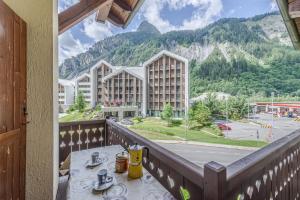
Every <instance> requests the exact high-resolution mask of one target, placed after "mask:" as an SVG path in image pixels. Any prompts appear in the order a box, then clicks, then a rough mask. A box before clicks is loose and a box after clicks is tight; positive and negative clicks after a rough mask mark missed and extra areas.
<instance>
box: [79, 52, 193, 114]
mask: <svg viewBox="0 0 300 200" xmlns="http://www.w3.org/2000/svg"><path fill="white" fill-rule="evenodd" d="M74 82H75V88H76V89H75V91H76V94H75V95H78V93H79V92H82V93H83V95H84V96H85V99H86V102H88V103H89V104H90V106H91V107H95V106H96V105H98V104H100V105H102V110H103V112H104V113H105V114H106V115H113V116H116V117H119V118H123V117H127V116H136V115H143V116H160V113H161V112H162V111H163V108H164V105H165V104H166V103H170V104H171V106H172V107H173V110H174V116H175V117H184V115H185V114H186V112H185V111H186V110H187V109H188V101H189V100H188V97H189V95H188V60H187V59H185V58H183V57H181V56H178V55H176V54H174V53H171V52H168V51H162V52H160V53H159V54H157V55H155V56H154V57H152V58H150V59H149V60H148V61H146V62H145V63H144V64H143V65H142V66H140V67H127V66H112V65H111V64H109V63H107V62H106V61H103V60H101V61H99V62H98V63H97V64H95V65H94V66H93V67H92V68H91V69H90V72H89V73H84V74H82V75H81V76H79V77H77V78H76V79H75V80H74Z"/></svg>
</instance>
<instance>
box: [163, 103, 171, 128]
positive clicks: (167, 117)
mask: <svg viewBox="0 0 300 200" xmlns="http://www.w3.org/2000/svg"><path fill="white" fill-rule="evenodd" d="M161 116H162V119H164V120H166V121H167V122H168V126H170V125H171V121H172V117H173V108H172V106H171V104H169V103H167V104H165V106H164V110H163V111H162V113H161Z"/></svg>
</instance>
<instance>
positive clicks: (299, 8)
mask: <svg viewBox="0 0 300 200" xmlns="http://www.w3.org/2000/svg"><path fill="white" fill-rule="evenodd" d="M288 7H289V15H290V17H291V18H292V19H295V18H298V17H300V0H294V1H291V2H289V4H288Z"/></svg>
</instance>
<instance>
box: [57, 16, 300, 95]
mask: <svg viewBox="0 0 300 200" xmlns="http://www.w3.org/2000/svg"><path fill="white" fill-rule="evenodd" d="M163 49H166V50H169V51H172V52H174V53H177V54H179V55H182V56H184V57H187V58H188V59H189V60H190V72H191V74H190V77H191V78H190V84H191V94H192V96H197V95H199V94H200V93H203V92H206V91H222V92H227V93H231V94H233V95H237V94H245V95H253V94H257V93H259V94H261V95H264V96H269V95H270V94H271V92H273V91H274V92H276V93H277V94H278V93H279V94H281V95H295V96H300V52H298V51H295V50H294V49H293V47H292V46H291V42H290V39H289V36H288V33H287V31H286V28H285V26H284V23H283V22H282V19H281V16H280V15H279V13H269V14H265V15H260V16H256V17H253V18H249V19H236V18H232V19H221V20H219V21H217V22H215V23H213V24H211V25H209V26H207V27H205V28H203V29H198V30H195V31H172V32H168V33H165V34H161V33H160V32H159V31H158V30H157V29H156V28H155V27H154V26H153V25H151V24H149V23H148V22H143V23H142V24H141V25H140V27H139V28H138V30H137V31H136V32H130V33H123V34H119V35H116V36H113V37H110V38H106V39H104V40H102V41H99V42H97V43H96V44H94V45H93V46H92V47H91V48H90V49H89V50H88V51H87V52H85V53H82V54H79V55H78V56H76V57H73V58H70V59H66V60H65V61H64V63H63V64H62V65H61V66H60V69H59V72H60V77H62V78H69V79H71V78H73V77H74V76H76V75H78V74H80V73H82V72H84V71H88V69H89V68H90V67H91V66H93V64H95V63H96V62H97V61H99V60H100V59H105V60H107V61H108V62H110V63H112V64H113V65H128V66H137V65H140V64H141V63H143V62H145V61H146V60H147V59H149V58H150V57H152V56H153V55H154V54H156V53H158V52H159V51H161V50H163Z"/></svg>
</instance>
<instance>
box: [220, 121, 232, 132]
mask: <svg viewBox="0 0 300 200" xmlns="http://www.w3.org/2000/svg"><path fill="white" fill-rule="evenodd" d="M217 126H218V127H219V129H220V130H222V131H231V130H232V129H231V127H230V126H227V125H225V124H222V123H217Z"/></svg>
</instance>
